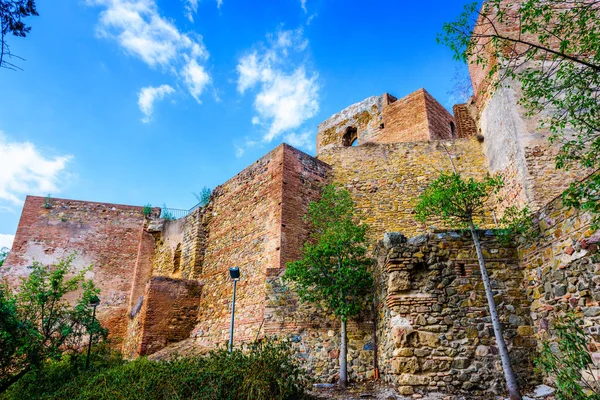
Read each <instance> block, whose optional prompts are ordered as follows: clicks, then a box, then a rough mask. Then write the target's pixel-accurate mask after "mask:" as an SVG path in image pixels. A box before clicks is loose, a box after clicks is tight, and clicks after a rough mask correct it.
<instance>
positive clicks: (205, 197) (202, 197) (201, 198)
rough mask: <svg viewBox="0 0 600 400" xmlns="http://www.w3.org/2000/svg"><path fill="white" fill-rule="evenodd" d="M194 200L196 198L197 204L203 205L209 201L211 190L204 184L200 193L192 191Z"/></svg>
mask: <svg viewBox="0 0 600 400" xmlns="http://www.w3.org/2000/svg"><path fill="white" fill-rule="evenodd" d="M192 194H193V195H194V197H195V198H196V200H198V204H200V206H202V207H204V206H205V205H207V204H208V202H209V201H210V195H211V194H212V190H210V188H209V187H206V186H204V187H203V188H202V190H201V191H200V193H195V192H192Z"/></svg>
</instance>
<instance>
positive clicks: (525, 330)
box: [517, 325, 535, 336]
mask: <svg viewBox="0 0 600 400" xmlns="http://www.w3.org/2000/svg"><path fill="white" fill-rule="evenodd" d="M517 333H518V334H519V336H533V335H534V333H535V331H534V330H533V327H532V326H529V325H523V326H519V327H518V328H517Z"/></svg>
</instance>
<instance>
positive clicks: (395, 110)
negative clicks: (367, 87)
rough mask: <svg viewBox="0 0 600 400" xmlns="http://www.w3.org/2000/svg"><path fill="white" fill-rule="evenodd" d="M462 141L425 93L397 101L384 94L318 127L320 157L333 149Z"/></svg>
mask: <svg viewBox="0 0 600 400" xmlns="http://www.w3.org/2000/svg"><path fill="white" fill-rule="evenodd" d="M455 137H460V135H459V133H458V132H457V128H456V122H455V121H454V117H453V116H452V114H450V113H449V112H448V111H447V110H446V109H445V108H444V107H443V106H442V105H441V104H440V103H439V102H438V101H437V100H436V99H434V98H433V96H431V95H430V94H429V93H428V92H427V91H426V90H425V89H419V90H417V91H415V92H413V93H411V94H409V95H408V96H406V97H404V98H402V99H400V100H398V99H396V98H395V97H394V96H392V95H390V94H388V93H384V94H382V95H381V96H372V97H369V98H367V99H365V100H363V101H360V102H358V103H355V104H353V105H351V106H349V107H347V108H346V109H344V110H342V111H340V112H339V113H337V114H335V115H333V116H332V117H331V118H329V119H327V120H326V121H324V122H322V123H321V124H319V129H318V132H317V156H318V155H319V154H321V152H323V151H324V150H326V149H329V148H332V147H349V146H353V145H362V144H365V143H378V144H381V143H399V142H418V141H428V140H439V139H452V138H455Z"/></svg>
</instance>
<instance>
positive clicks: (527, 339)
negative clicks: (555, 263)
mask: <svg viewBox="0 0 600 400" xmlns="http://www.w3.org/2000/svg"><path fill="white" fill-rule="evenodd" d="M480 238H481V242H482V247H483V252H484V257H485V259H486V266H487V268H488V272H489V275H490V279H491V281H492V287H493V288H494V292H495V295H494V297H495V299H496V304H497V305H498V312H499V317H500V321H501V322H502V324H503V326H504V337H505V340H506V341H507V344H508V347H509V351H510V354H511V360H512V362H513V366H514V368H515V372H516V373H517V375H518V377H519V378H520V381H521V382H522V383H524V382H528V383H531V368H532V363H531V356H532V354H533V353H532V351H533V350H534V349H535V346H536V341H535V339H534V337H533V334H534V332H533V328H532V326H531V320H530V317H529V303H528V301H527V296H526V293H525V290H524V288H523V285H522V281H523V274H522V271H521V269H520V267H519V259H518V253H517V249H516V248H515V247H510V246H508V247H507V246H506V245H504V244H503V242H502V241H500V240H499V239H498V238H497V237H496V236H494V234H493V232H492V231H480ZM377 255H378V257H377V258H378V265H377V271H376V277H377V278H378V292H377V298H378V301H379V307H378V335H377V336H378V353H379V357H380V358H379V365H380V368H381V376H382V377H383V379H384V381H386V382H389V383H391V384H393V385H394V386H395V387H397V389H398V390H399V392H400V393H401V394H405V395H408V394H412V393H413V392H422V391H431V390H433V391H438V390H442V391H445V392H448V393H457V392H468V393H469V394H470V395H473V394H479V395H484V396H490V395H492V394H501V393H502V392H504V387H505V385H504V378H503V375H502V371H501V369H500V368H498V364H499V356H498V349H497V347H496V341H495V338H494V333H493V330H492V326H491V322H490V320H489V316H488V315H489V313H488V310H487V300H486V296H485V289H484V286H483V282H482V280H481V275H480V272H479V266H478V262H477V255H476V252H475V249H474V247H473V242H472V239H471V237H470V234H469V233H468V232H453V231H437V232H435V233H431V234H426V235H421V236H417V237H414V238H411V239H409V240H407V239H406V238H405V237H404V236H402V235H401V234H398V233H393V234H389V233H388V234H386V237H385V239H384V240H383V241H382V242H380V243H379V245H378V248H377ZM486 398H487V397H486Z"/></svg>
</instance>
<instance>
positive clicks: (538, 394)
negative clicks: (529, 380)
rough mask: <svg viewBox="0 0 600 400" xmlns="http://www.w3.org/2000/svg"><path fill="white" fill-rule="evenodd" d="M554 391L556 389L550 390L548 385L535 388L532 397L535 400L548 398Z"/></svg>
mask: <svg viewBox="0 0 600 400" xmlns="http://www.w3.org/2000/svg"><path fill="white" fill-rule="evenodd" d="M555 391H556V389H554V388H551V387H550V386H548V385H539V386H537V387H536V388H535V391H534V392H533V397H535V398H537V399H543V398H544V397H548V396H550V395H551V394H554V392H555Z"/></svg>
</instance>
